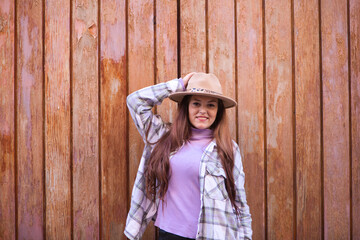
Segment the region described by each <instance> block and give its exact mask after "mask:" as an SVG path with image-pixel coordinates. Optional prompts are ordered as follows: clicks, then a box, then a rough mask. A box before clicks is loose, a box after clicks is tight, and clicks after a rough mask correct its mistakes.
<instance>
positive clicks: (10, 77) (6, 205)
mask: <svg viewBox="0 0 360 240" xmlns="http://www.w3.org/2000/svg"><path fill="white" fill-rule="evenodd" d="M14 17H15V6H14V2H13V1H2V2H1V3H0V59H2V61H1V62H0V86H1V87H0V192H1V200H0V236H2V237H3V238H4V239H15V224H16V223H15V169H14V167H15V166H14V165H15V164H14V162H15V152H14V150H15V149H14V148H15V146H14V139H15V126H14V120H15V118H14V114H15V113H14V109H15V99H14V98H15V96H14V86H15V85H14V84H15V75H14V55H15V49H14V34H15V32H14V31H15V21H14V20H15V19H14Z"/></svg>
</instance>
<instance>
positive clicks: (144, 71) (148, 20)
mask: <svg viewBox="0 0 360 240" xmlns="http://www.w3.org/2000/svg"><path fill="white" fill-rule="evenodd" d="M128 4H129V5H128V6H129V9H128V34H129V35H128V54H129V58H128V59H129V60H128V64H129V68H128V69H129V70H128V83H129V85H128V88H129V93H132V92H134V91H136V90H138V89H140V88H143V87H145V86H150V85H153V84H154V83H155V79H154V59H155V57H154V46H155V44H154V2H153V0H144V1H137V0H130V1H128ZM128 118H129V149H128V151H129V184H130V185H129V186H130V187H129V190H130V191H131V190H132V188H133V185H134V181H135V177H136V173H137V169H138V166H139V162H140V158H141V155H142V152H143V148H144V143H143V141H142V139H141V136H140V134H139V133H138V131H137V129H136V127H135V125H134V123H133V121H132V118H131V116H130V115H128ZM129 196H131V192H130V193H129ZM143 239H149V240H151V239H155V228H154V227H153V226H152V224H150V225H149V226H148V228H147V230H146V232H145V233H144V235H143Z"/></svg>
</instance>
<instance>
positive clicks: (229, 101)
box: [169, 92, 237, 108]
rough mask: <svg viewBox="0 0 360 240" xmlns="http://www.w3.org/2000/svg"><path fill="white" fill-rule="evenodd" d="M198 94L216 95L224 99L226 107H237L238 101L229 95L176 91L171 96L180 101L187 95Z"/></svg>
mask: <svg viewBox="0 0 360 240" xmlns="http://www.w3.org/2000/svg"><path fill="white" fill-rule="evenodd" d="M188 95H196V96H206V97H214V98H218V99H220V100H222V101H223V103H224V107H225V108H231V107H235V106H236V105H237V102H236V101H235V100H233V99H231V98H229V97H225V96H223V95H220V94H212V93H204V92H175V93H172V94H170V95H169V98H170V99H171V100H173V101H175V102H178V103H180V102H181V101H182V99H183V98H184V97H185V96H188Z"/></svg>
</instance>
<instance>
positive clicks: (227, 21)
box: [208, 0, 237, 139]
mask: <svg viewBox="0 0 360 240" xmlns="http://www.w3.org/2000/svg"><path fill="white" fill-rule="evenodd" d="M234 14H235V11H234V1H233V0H224V1H217V0H211V1H208V44H209V53H208V54H209V72H211V73H214V74H215V75H216V76H217V77H218V78H219V80H220V82H221V85H222V91H223V94H224V95H225V96H229V97H231V98H233V99H236V96H235V92H236V83H235V82H236V76H235V54H236V53H235V22H234V21H235V17H234ZM226 114H227V117H228V119H229V128H230V133H231V137H232V138H233V139H236V131H237V127H236V126H237V124H236V123H237V121H236V119H237V117H236V108H231V109H228V110H226Z"/></svg>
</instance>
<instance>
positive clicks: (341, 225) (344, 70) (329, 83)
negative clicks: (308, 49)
mask: <svg viewBox="0 0 360 240" xmlns="http://www.w3.org/2000/svg"><path fill="white" fill-rule="evenodd" d="M347 31H348V29H347V4H346V2H344V1H340V0H337V1H328V0H322V1H321V38H322V43H321V44H322V81H323V83H322V88H323V139H324V146H323V147H324V238H325V239H350V188H349V186H350V182H349V181H350V176H349V174H350V166H349V163H350V160H349V85H348V38H347Z"/></svg>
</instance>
